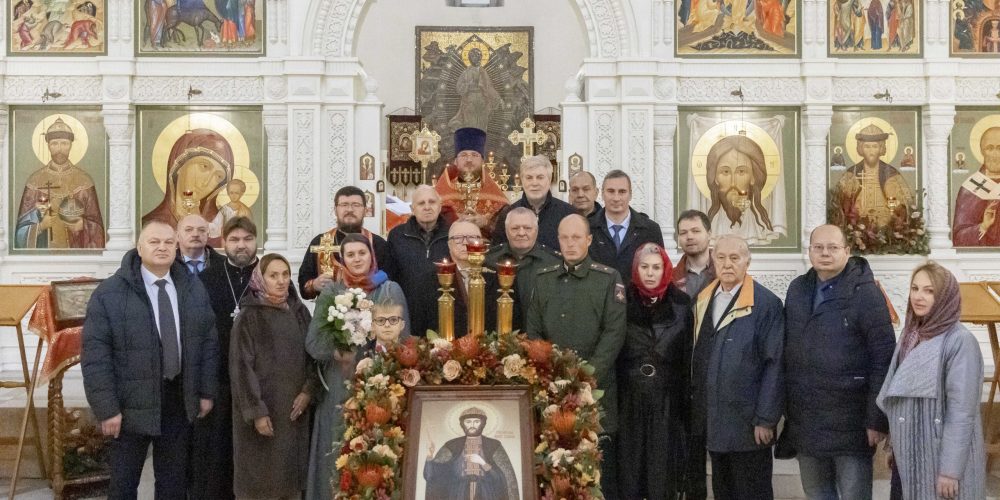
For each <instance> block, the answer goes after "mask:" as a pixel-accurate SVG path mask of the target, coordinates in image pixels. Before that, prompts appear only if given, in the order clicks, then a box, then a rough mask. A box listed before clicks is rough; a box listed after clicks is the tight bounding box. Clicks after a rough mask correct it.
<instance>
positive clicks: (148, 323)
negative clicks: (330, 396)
mask: <svg viewBox="0 0 1000 500" xmlns="http://www.w3.org/2000/svg"><path fill="white" fill-rule="evenodd" d="M136 247H137V248H136V249H135V250H130V251H128V252H127V253H126V254H125V257H124V258H123V259H122V265H121V267H120V268H119V269H118V271H117V272H115V274H114V275H113V276H111V277H110V278H108V279H106V280H104V282H103V283H101V285H100V286H98V287H97V290H95V291H94V294H93V296H92V297H91V299H90V303H89V304H88V306H87V319H86V321H85V322H84V325H83V352H82V354H81V361H80V365H81V368H82V369H83V387H84V390H85V391H86V395H87V402H88V403H90V407H91V409H92V410H93V412H94V415H95V416H96V417H97V419H98V420H99V421H100V422H101V431H102V432H103V433H104V435H105V436H111V437H114V438H115V439H114V440H113V441H112V443H111V464H110V465H111V485H110V487H109V488H110V491H109V497H110V498H114V499H120V498H136V496H137V489H138V486H139V478H140V476H141V474H142V466H143V463H144V462H145V460H146V454H147V452H148V450H149V445H150V444H152V445H153V468H154V471H155V474H156V497H157V498H161V499H177V500H182V499H184V498H185V495H186V487H187V473H188V471H187V463H188V459H187V458H188V457H187V453H188V438H189V434H190V429H191V422H193V421H194V420H195V418H201V417H204V416H205V415H207V414H208V412H210V411H212V406H213V402H214V400H215V398H216V394H217V390H218V388H217V378H216V370H217V363H218V356H219V352H218V351H219V346H218V339H217V338H216V332H215V316H214V315H213V314H212V309H211V305H210V302H209V298H208V293H207V292H206V291H205V287H204V286H202V284H201V281H199V280H198V279H197V278H195V277H192V276H191V275H190V273H189V272H188V271H187V269H185V266H184V265H183V264H181V263H179V262H177V261H176V260H175V259H174V255H175V251H176V247H177V241H176V235H175V232H174V228H172V227H171V226H170V225H168V224H166V223H163V222H157V221H154V222H150V223H148V224H147V225H146V226H145V227H144V228H143V230H142V232H141V233H140V234H139V241H138V243H137V245H136Z"/></svg>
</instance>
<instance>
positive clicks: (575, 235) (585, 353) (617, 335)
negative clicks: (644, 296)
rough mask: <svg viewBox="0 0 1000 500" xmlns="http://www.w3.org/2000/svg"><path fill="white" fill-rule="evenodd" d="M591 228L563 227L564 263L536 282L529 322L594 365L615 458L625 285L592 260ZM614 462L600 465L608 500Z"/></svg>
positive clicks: (613, 488) (579, 221)
mask: <svg viewBox="0 0 1000 500" xmlns="http://www.w3.org/2000/svg"><path fill="white" fill-rule="evenodd" d="M590 243H591V235H590V224H589V223H588V222H587V219H586V218H584V217H583V216H582V215H579V214H572V215H567V216H566V217H565V218H563V220H562V222H560V223H559V249H560V251H561V252H562V255H563V262H560V263H559V264H556V265H552V266H548V267H544V268H542V269H541V270H539V271H538V275H537V276H536V278H535V289H534V291H533V292H532V294H531V302H530V304H529V306H528V317H527V320H526V323H527V327H526V330H527V332H528V336H529V337H531V338H536V339H545V340H548V341H550V342H553V343H555V344H558V345H559V346H560V347H563V348H568V349H573V350H575V351H576V352H577V354H579V355H580V357H581V358H583V359H585V360H587V361H588V362H589V363H590V364H591V365H593V366H594V377H596V378H597V388H598V389H602V390H604V397H603V398H601V405H602V407H603V408H604V410H605V415H604V418H603V419H602V420H601V426H602V427H604V432H605V433H606V436H605V437H603V438H602V440H601V451H602V453H604V454H605V455H604V456H606V457H614V456H617V452H616V450H615V448H614V444H615V440H614V437H615V433H616V432H617V430H618V396H617V382H616V379H615V360H616V359H617V358H618V351H620V350H621V348H622V345H623V344H624V343H625V286H624V285H623V284H622V279H621V276H619V275H618V271H615V270H614V269H612V268H610V267H608V266H605V265H603V264H598V263H596V262H594V261H593V260H591V259H590V256H589V255H588V253H587V252H588V249H589V248H590ZM614 466H615V461H614V460H605V461H604V462H603V464H602V465H601V488H602V490H603V491H604V496H605V498H608V499H614V498H618V495H617V489H618V487H617V477H616V476H617V474H616V473H615V467H614Z"/></svg>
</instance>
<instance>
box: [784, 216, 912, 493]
mask: <svg viewBox="0 0 1000 500" xmlns="http://www.w3.org/2000/svg"><path fill="white" fill-rule="evenodd" d="M809 262H810V263H812V266H813V267H812V269H811V270H809V272H807V273H806V274H805V275H803V276H799V277H798V278H796V279H795V280H794V281H792V284H791V285H790V286H789V287H788V296H787V297H786V298H785V332H786V333H785V387H786V410H785V411H786V415H785V418H786V420H785V430H784V433H783V434H782V437H781V442H782V444H781V446H779V447H780V448H786V449H790V450H792V451H794V452H796V453H797V455H798V459H799V469H800V471H801V479H802V488H803V489H804V490H805V493H806V497H807V498H809V499H810V500H825V499H835V498H838V495H839V498H850V499H852V500H866V499H867V500H870V499H871V498H872V455H873V454H874V452H875V446H876V445H877V444H878V443H879V442H880V441H882V440H883V439H885V435H886V433H887V432H888V429H889V427H888V422H887V421H886V417H885V415H884V414H883V413H882V411H881V410H879V408H878V406H876V405H875V397H876V395H878V392H879V389H880V388H881V387H882V381H883V379H884V378H885V374H886V371H887V370H888V368H889V363H890V361H891V359H892V352H893V350H894V349H895V336H894V332H893V328H892V322H891V320H890V315H889V309H888V306H887V302H886V299H885V296H884V295H883V293H882V291H881V289H880V288H879V285H878V283H877V282H876V281H875V277H874V275H873V274H872V270H871V267H869V265H868V261H866V260H865V259H863V258H861V257H851V253H850V248H849V247H848V245H847V239H846V238H845V236H844V233H843V232H842V231H841V229H840V228H839V227H837V226H834V225H824V226H820V227H818V228H816V229H814V230H813V232H812V235H811V236H810V237H809Z"/></svg>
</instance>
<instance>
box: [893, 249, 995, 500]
mask: <svg viewBox="0 0 1000 500" xmlns="http://www.w3.org/2000/svg"><path fill="white" fill-rule="evenodd" d="M960 313H961V298H960V295H959V290H958V282H957V281H956V280H955V276H953V275H952V274H951V273H950V272H949V271H948V270H947V269H945V268H944V267H941V266H940V265H938V264H936V263H934V262H928V263H926V264H924V265H922V266H920V267H918V268H917V269H916V270H914V272H913V278H912V280H911V282H910V299H909V305H908V307H907V309H906V325H905V326H904V327H903V334H902V337H901V339H900V342H899V344H898V345H897V346H896V353H895V354H894V355H893V358H892V364H891V365H890V366H889V373H888V374H887V375H886V378H885V383H884V384H883V385H882V390H881V391H880V392H879V395H878V405H879V407H880V408H882V410H883V411H884V412H885V414H886V416H887V417H888V418H889V442H890V446H891V447H890V455H889V456H890V461H894V462H895V469H896V470H897V471H898V474H899V482H898V483H897V484H898V485H899V486H901V488H900V491H899V492H900V493H902V498H904V499H906V500H925V499H932V498H947V499H959V500H966V499H968V500H982V499H983V498H986V496H985V494H986V492H985V489H986V467H985V463H986V459H985V456H984V451H983V427H982V423H981V421H980V416H979V402H980V397H981V393H982V381H983V356H982V353H981V352H980V351H979V344H978V342H977V341H976V339H975V338H974V337H973V336H972V334H971V333H970V332H969V330H968V329H966V328H965V327H964V326H963V325H962V324H961V323H959V315H960ZM895 482H896V481H894V483H895ZM894 486H895V485H894ZM893 493H894V498H898V497H897V496H896V495H895V493H896V492H895V491H894V492H893Z"/></svg>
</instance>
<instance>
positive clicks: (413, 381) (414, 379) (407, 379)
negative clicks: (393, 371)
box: [402, 368, 420, 387]
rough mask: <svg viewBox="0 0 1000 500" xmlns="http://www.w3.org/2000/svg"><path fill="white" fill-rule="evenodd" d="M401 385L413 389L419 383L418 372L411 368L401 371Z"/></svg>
mask: <svg viewBox="0 0 1000 500" xmlns="http://www.w3.org/2000/svg"><path fill="white" fill-rule="evenodd" d="M402 378H403V385H405V386H406V387H413V386H415V385H417V384H419V383H420V372H418V371H417V370H414V369H412V368H409V369H406V370H403V373H402Z"/></svg>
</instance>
